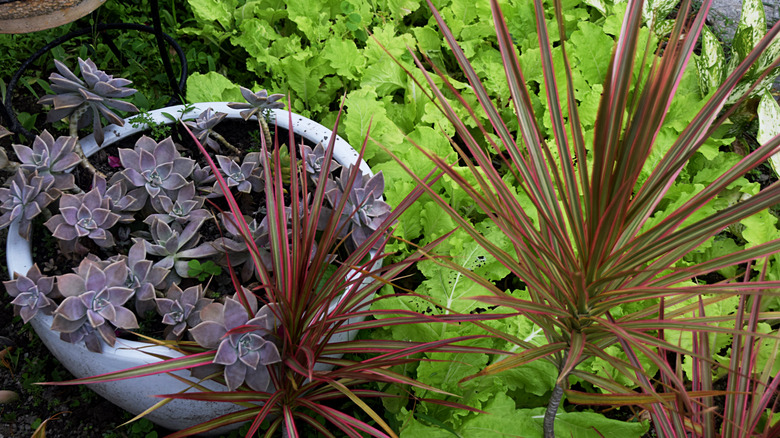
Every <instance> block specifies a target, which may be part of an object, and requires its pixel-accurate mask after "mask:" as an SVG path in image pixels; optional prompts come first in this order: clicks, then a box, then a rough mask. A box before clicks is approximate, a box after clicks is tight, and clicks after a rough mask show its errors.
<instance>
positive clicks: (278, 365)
mask: <svg viewBox="0 0 780 438" xmlns="http://www.w3.org/2000/svg"><path fill="white" fill-rule="evenodd" d="M193 138H194V136H193ZM277 139H278V137H277ZM330 141H331V142H330V144H328V145H327V146H324V147H323V148H322V149H320V150H322V151H324V157H323V158H324V161H323V162H322V165H321V173H318V175H317V177H316V178H313V177H311V176H310V175H309V174H308V172H306V171H305V170H304V166H303V165H298V164H294V165H291V166H290V168H289V172H290V180H289V183H288V182H286V181H285V178H284V177H283V175H282V174H283V173H284V172H285V170H284V169H283V168H282V166H281V165H280V164H281V163H280V162H281V160H282V157H281V153H280V150H281V149H282V148H281V147H280V146H279V145H278V141H277V142H275V143H276V144H275V145H274V148H273V150H272V151H269V149H268V146H267V145H266V143H265V142H263V144H262V151H261V153H260V154H259V160H260V161H259V165H260V166H261V167H262V168H263V170H264V175H265V179H264V180H263V183H262V187H261V188H262V194H261V196H257V195H256V196H255V198H262V199H263V202H264V205H263V211H265V212H266V215H265V218H264V219H263V221H264V225H263V226H262V231H261V230H260V228H259V227H258V226H257V223H259V221H256V218H251V217H250V216H245V214H246V212H245V211H243V210H242V209H241V208H239V206H240V205H241V204H242V203H240V202H239V198H240V197H241V196H242V192H241V191H239V190H237V188H233V189H232V190H231V188H230V187H229V183H228V181H227V179H228V175H224V174H223V172H221V171H220V167H219V166H218V165H217V164H216V163H215V160H214V159H212V158H211V157H210V156H209V155H207V151H206V149H205V148H204V147H203V146H200V145H199V146H200V148H201V151H202V153H203V154H204V157H206V158H207V160H208V161H209V164H210V166H211V168H212V169H213V171H214V175H215V176H216V178H217V182H218V184H219V186H220V191H221V192H222V193H225V197H226V200H227V204H228V207H229V212H224V213H222V214H221V215H220V216H221V217H222V219H223V220H225V221H229V222H225V223H226V224H227V223H230V224H231V225H230V226H226V229H229V231H230V232H229V234H230V239H229V240H231V241H236V242H241V243H242V244H243V245H244V246H245V248H246V253H247V255H246V256H244V257H245V258H249V259H250V260H251V261H252V263H253V266H252V269H253V270H254V271H255V275H256V276H257V277H258V278H259V285H258V286H257V287H256V288H254V289H253V290H250V289H248V288H246V287H245V286H244V284H242V283H239V282H236V284H235V294H234V295H233V296H232V297H230V298H228V299H225V300H223V301H221V302H213V303H204V302H203V301H202V298H201V297H200V295H199V293H198V292H197V291H195V290H191V289H188V290H186V291H184V292H180V291H178V290H176V289H172V291H171V292H169V294H168V295H167V297H166V298H165V299H161V300H159V302H160V306H159V311H160V313H163V314H164V315H165V317H164V318H165V322H166V324H168V325H170V326H172V327H173V328H172V329H170V330H169V331H168V332H167V333H168V337H169V338H180V337H181V336H183V331H184V329H185V326H187V325H188V324H195V326H194V327H191V328H190V336H191V337H192V338H193V339H194V340H195V341H197V343H198V344H199V345H200V348H192V347H187V346H186V345H181V347H183V348H184V349H185V351H189V352H192V354H190V355H188V356H184V357H180V358H175V359H169V360H167V361H164V362H162V363H158V364H157V365H156V366H155V367H154V369H152V368H150V367H147V366H143V367H138V368H136V369H133V370H129V371H122V372H118V373H110V374H105V375H101V376H96V377H94V378H87V379H79V380H76V381H74V382H71V383H87V382H99V381H103V380H111V379H114V378H128V377H133V376H140V375H144V374H148V373H158V372H166V371H170V370H174V369H182V368H193V369H194V372H196V373H197V374H198V375H201V374H202V375H210V376H211V377H213V378H216V379H219V380H220V381H222V382H224V383H225V384H226V386H227V389H226V390H225V391H222V392H194V393H179V394H161V395H160V397H164V398H169V399H195V400H208V401H217V402H234V401H237V400H238V399H239V398H240V399H241V400H242V401H249V402H255V403H257V405H255V406H250V407H247V406H246V405H244V407H243V408H242V409H241V410H238V411H237V412H234V413H231V414H227V415H224V416H222V417H219V418H216V419H212V420H209V421H206V422H204V423H202V424H200V425H197V426H193V427H191V428H189V429H186V430H183V431H180V432H177V433H174V434H172V435H171V436H173V437H176V436H187V435H190V434H195V433H201V432H205V431H208V430H212V429H214V428H217V427H221V426H224V425H228V424H232V423H237V422H245V421H250V422H251V427H250V430H249V432H248V434H247V436H251V435H253V434H255V433H256V432H257V431H258V429H259V428H260V426H261V424H264V422H266V420H268V422H269V425H268V429H267V430H266V435H268V436H272V435H273V434H274V433H278V431H279V430H280V429H283V430H284V433H285V434H286V435H287V436H291V437H294V436H300V428H301V427H302V426H303V425H307V426H308V427H313V428H315V429H316V430H318V431H321V432H323V433H325V434H326V435H328V436H331V435H332V433H331V432H329V431H328V428H326V427H325V426H323V425H322V424H320V423H319V422H318V421H316V420H315V416H321V417H322V418H324V419H325V420H326V421H327V422H328V423H329V424H331V425H333V426H334V427H335V428H337V429H338V430H340V431H342V432H344V433H346V434H347V435H349V436H359V432H358V431H360V432H362V433H366V434H368V435H370V436H376V437H385V436H395V434H394V432H393V431H392V429H391V428H390V427H389V426H388V425H387V424H386V423H385V422H384V420H382V418H381V417H380V416H379V415H378V414H377V413H376V412H375V411H374V410H373V409H371V408H370V407H369V406H368V405H366V404H365V403H364V402H363V401H362V400H361V399H365V398H373V397H386V396H389V395H387V394H383V393H381V392H378V391H375V390H372V389H370V388H368V387H366V386H365V384H366V383H369V382H383V383H398V384H412V385H417V386H419V387H421V388H423V389H427V390H431V391H437V390H436V389H435V388H433V387H430V386H428V385H423V384H420V383H417V382H415V381H413V380H411V379H409V378H407V377H405V376H403V375H402V374H398V373H397V372H394V371H391V370H390V369H389V368H390V367H392V366H394V365H404V364H408V363H411V362H414V361H416V360H418V359H415V357H414V355H416V354H417V353H421V352H425V351H445V352H463V351H470V350H471V349H470V348H469V347H461V346H457V345H453V343H455V342H457V341H460V340H468V339H472V338H473V337H461V338H455V339H447V340H441V341H436V342H430V343H414V342H408V343H407V342H395V341H381V340H379V341H377V340H372V341H362V340H351V339H352V337H353V336H351V335H350V333H354V332H355V331H356V330H358V329H361V328H370V327H377V326H385V325H387V324H409V323H415V322H422V321H426V322H435V321H442V322H447V321H451V322H459V321H462V320H465V319H469V318H470V317H468V316H465V317H460V316H458V317H457V318H452V317H443V318H436V317H424V316H421V315H418V314H415V313H412V312H405V311H403V310H400V311H397V310H388V311H387V312H386V313H387V316H389V318H388V319H384V320H382V321H375V320H372V321H363V318H364V317H366V316H368V315H369V314H370V313H371V312H369V311H368V306H369V305H370V304H371V302H372V301H373V300H374V298H372V297H373V296H374V293H375V292H376V291H377V290H378V289H379V288H381V287H383V286H384V285H386V284H388V283H389V282H391V281H392V280H393V279H394V278H396V277H397V276H398V275H399V274H400V273H401V272H402V271H403V270H404V269H405V268H406V267H408V266H409V265H411V264H413V263H415V262H416V261H418V260H421V259H423V258H424V256H423V254H424V253H425V252H428V251H430V250H431V248H433V247H434V246H435V245H436V244H437V243H438V241H436V242H432V243H431V244H429V245H428V246H427V247H425V248H421V250H420V252H418V253H415V254H413V255H412V256H409V257H407V258H405V259H403V260H402V261H400V262H397V263H394V264H389V265H385V266H383V265H382V263H381V262H382V260H383V259H384V258H385V257H386V256H387V254H385V253H383V252H382V249H383V248H384V247H385V245H386V243H387V242H388V241H389V240H390V239H391V234H390V233H389V232H390V231H391V229H392V226H393V224H394V223H395V221H396V219H397V218H398V216H399V215H401V214H402V213H403V211H404V210H405V209H407V208H408V207H409V206H410V205H411V204H412V203H413V202H414V201H415V200H416V199H417V198H419V196H420V195H421V194H422V193H423V189H422V188H417V189H415V190H414V191H412V193H411V194H410V195H409V196H408V197H407V198H406V199H405V200H404V201H403V202H402V203H401V204H400V205H399V206H397V207H396V208H395V209H394V210H392V211H387V212H386V214H385V215H384V216H382V217H381V218H380V217H378V216H379V215H376V216H377V217H376V218H375V219H376V222H375V223H373V224H372V225H373V228H372V231H371V232H368V233H366V236H365V239H364V240H361V241H359V242H355V243H354V245H353V246H352V247H351V248H349V249H347V245H346V239H347V238H348V237H346V236H345V228H346V227H347V224H346V223H345V221H344V219H343V218H344V217H351V216H353V215H354V214H357V210H358V209H359V208H360V207H361V205H352V204H350V201H349V199H350V198H349V197H348V196H346V195H345V196H341V197H339V199H338V201H337V202H336V203H335V204H329V202H328V197H327V195H326V192H327V191H328V189H329V187H330V186H332V185H333V184H335V182H334V181H333V180H332V179H331V178H330V176H328V175H330V173H331V172H330V169H331V168H332V164H331V163H332V156H333V141H334V139H331V140H330ZM288 144H290V145H296V147H292V148H290V151H291V152H290V160H291V162H292V163H299V161H298V156H297V155H298V154H299V153H303V154H304V155H305V154H306V153H307V151H312V150H313V149H312V148H311V147H308V148H304V147H298V146H299V144H298V143H297V142H296V140H295V139H294V138H293V136H292V134H290V137H289V139H288ZM272 162H273V163H274V164H272ZM301 162H302V163H305V162H307V160H306V157H305V156H303V157H301ZM357 166H358V165H355V168H358V167H357ZM359 173H360V172H357V171H347V172H345V173H343V174H342V180H341V181H340V182H339V187H340V189H342V190H344V191H346V192H349V191H350V190H352V189H353V187H355V186H356V184H361V188H364V189H365V186H366V185H369V186H371V187H372V188H371V189H369V192H370V196H375V195H374V193H373V192H374V191H375V190H378V191H381V178H380V179H373V180H372V181H373V182H371V183H370V184H364V182H363V180H362V176H361V177H359ZM368 180H371V179H370V178H368ZM368 196H369V195H368V194H367V195H364V198H366V197H368ZM326 206H327V207H326ZM347 209H350V210H349V212H348V211H347ZM250 219H252V220H253V221H255V222H253V223H254V224H255V225H253V226H250V224H249V222H250ZM156 223H157V224H158V225H159V223H160V222H156ZM264 241H267V245H264V243H265V242H264ZM258 242H260V243H258ZM223 245H225V247H227V246H228V245H227V243H224V242H223ZM261 245H262V246H264V247H265V250H267V252H268V257H263V256H262V255H261V249H260V248H259V247H260V246H261ZM233 246H235V245H232V244H231V247H233ZM235 251H236V249H235V248H234V249H231V252H228V253H227V255H228V256H230V255H233V253H234V252H235ZM377 299H379V298H377ZM203 304H205V305H203ZM196 309H199V311H196ZM193 312H195V313H193ZM380 313H381V312H380ZM399 314H400V316H399ZM193 317H194V318H195V320H194V321H190V318H193ZM361 321H362V322H361ZM477 337H481V336H477ZM328 341H330V343H328ZM475 350H478V349H475ZM480 351H482V352H490V353H497V351H494V350H480ZM347 353H362V354H363V355H364V356H362V357H361V358H358V359H354V358H345V357H343V355H344V354H347ZM358 357H360V356H358ZM201 367H205V369H204V370H200V368H201ZM215 367H216V371H214V369H215ZM215 376H216V377H215ZM343 397H346V398H349V399H350V400H352V401H354V402H355V403H356V404H357V405H358V406H360V407H361V408H362V409H363V410H365V411H366V413H367V414H368V415H369V416H370V417H371V418H372V420H373V422H374V424H375V425H372V424H369V423H368V422H366V421H364V420H360V419H358V418H354V417H351V416H350V415H348V414H346V413H344V412H341V411H338V410H336V409H334V408H333V407H331V406H330V405H329V404H326V403H325V402H326V401H327V400H331V399H334V398H343ZM433 402H437V401H433ZM439 402H440V403H446V404H447V405H449V406H457V404H455V403H451V402H443V401H439Z"/></svg>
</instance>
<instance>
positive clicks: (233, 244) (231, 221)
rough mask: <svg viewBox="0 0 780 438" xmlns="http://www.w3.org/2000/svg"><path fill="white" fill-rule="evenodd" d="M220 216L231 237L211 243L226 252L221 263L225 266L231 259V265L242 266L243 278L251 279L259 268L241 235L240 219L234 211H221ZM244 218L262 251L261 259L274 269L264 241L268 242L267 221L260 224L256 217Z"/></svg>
mask: <svg viewBox="0 0 780 438" xmlns="http://www.w3.org/2000/svg"><path fill="white" fill-rule="evenodd" d="M218 217H219V219H220V221H219V222H220V223H221V224H222V226H223V227H224V228H225V231H226V232H227V234H228V236H229V237H220V238H218V239H216V240H214V241H213V242H211V245H212V246H214V248H216V249H217V251H219V252H220V253H225V254H226V257H224V259H222V260H220V263H221V264H222V265H223V266H227V261H228V259H230V265H231V266H241V279H242V280H244V281H249V279H250V278H252V275H253V274H255V273H257V268H256V266H255V263H254V260H253V259H252V257H251V254H250V252H249V248H247V246H246V242H245V241H244V238H243V237H242V236H241V230H240V229H239V227H238V221H237V220H236V217H235V215H234V214H233V213H232V212H225V213H220V214H219V215H218ZM244 220H245V221H246V222H247V225H248V226H249V232H250V233H251V235H252V239H253V240H254V242H255V244H256V245H257V249H258V250H259V252H260V254H259V255H260V260H261V261H262V262H263V265H265V267H266V269H268V270H272V269H273V263H272V258H271V254H270V252H268V249H267V248H266V247H265V246H263V242H266V243H267V242H268V224H267V221H265V222H262V223H260V224H258V223H257V220H256V219H250V218H249V217H248V216H244Z"/></svg>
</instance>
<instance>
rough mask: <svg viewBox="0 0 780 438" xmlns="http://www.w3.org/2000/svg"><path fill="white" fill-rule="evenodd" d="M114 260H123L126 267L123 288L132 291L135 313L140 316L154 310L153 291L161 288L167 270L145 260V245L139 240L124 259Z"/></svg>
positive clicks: (122, 257)
mask: <svg viewBox="0 0 780 438" xmlns="http://www.w3.org/2000/svg"><path fill="white" fill-rule="evenodd" d="M116 260H123V261H124V262H125V264H126V266H127V279H126V280H125V287H128V288H130V289H132V290H133V293H134V296H135V309H136V311H137V312H138V313H139V314H141V315H142V314H144V313H145V312H147V311H150V310H154V309H155V308H156V305H155V302H154V300H155V298H157V294H156V293H155V290H156V289H159V288H162V287H163V285H164V280H165V276H166V275H168V270H167V269H163V268H160V267H157V266H154V262H152V261H151V260H148V259H147V258H146V245H145V244H144V242H143V241H140V240H139V241H136V242H135V244H133V246H131V247H130V251H129V252H128V253H127V256H126V257H124V256H120V257H117V258H116Z"/></svg>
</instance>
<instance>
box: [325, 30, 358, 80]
mask: <svg viewBox="0 0 780 438" xmlns="http://www.w3.org/2000/svg"><path fill="white" fill-rule="evenodd" d="M322 57H323V58H325V59H327V60H328V61H330V65H331V67H333V69H334V70H336V73H338V74H339V75H341V76H343V77H346V78H348V79H353V80H356V79H358V75H359V74H360V73H362V70H363V67H364V66H365V65H366V59H365V58H364V57H363V54H362V53H361V52H360V51H359V50H358V48H357V45H355V42H354V41H352V40H338V39H336V38H331V39H329V40H328V41H327V42H326V43H325V47H324V48H323V50H322Z"/></svg>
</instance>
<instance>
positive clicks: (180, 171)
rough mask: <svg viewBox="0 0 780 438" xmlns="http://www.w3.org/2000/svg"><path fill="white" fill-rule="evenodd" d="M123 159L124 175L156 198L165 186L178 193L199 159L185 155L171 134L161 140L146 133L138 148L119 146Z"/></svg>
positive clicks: (166, 188) (168, 189)
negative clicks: (180, 152) (174, 142)
mask: <svg viewBox="0 0 780 438" xmlns="http://www.w3.org/2000/svg"><path fill="white" fill-rule="evenodd" d="M119 160H120V161H121V162H122V166H124V167H125V170H123V171H122V174H123V175H124V177H125V178H126V179H127V181H128V182H129V183H130V184H131V185H132V186H133V187H143V188H145V189H146V192H147V193H148V194H149V196H151V197H152V198H155V197H157V196H158V195H159V194H160V192H161V191H162V190H163V189H164V190H167V191H169V192H174V193H175V192H176V191H178V190H179V189H181V188H182V187H184V185H185V184H187V178H188V177H189V176H190V174H192V171H193V169H194V167H195V161H194V160H191V159H189V158H184V157H182V156H181V155H180V154H179V151H177V150H176V146H175V145H174V144H173V140H172V139H171V138H170V137H168V138H166V139H165V140H163V141H161V142H160V143H157V142H156V141H154V140H153V139H151V138H149V137H146V136H143V137H141V138H140V139H139V140H138V142H137V143H136V145H135V149H119Z"/></svg>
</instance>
